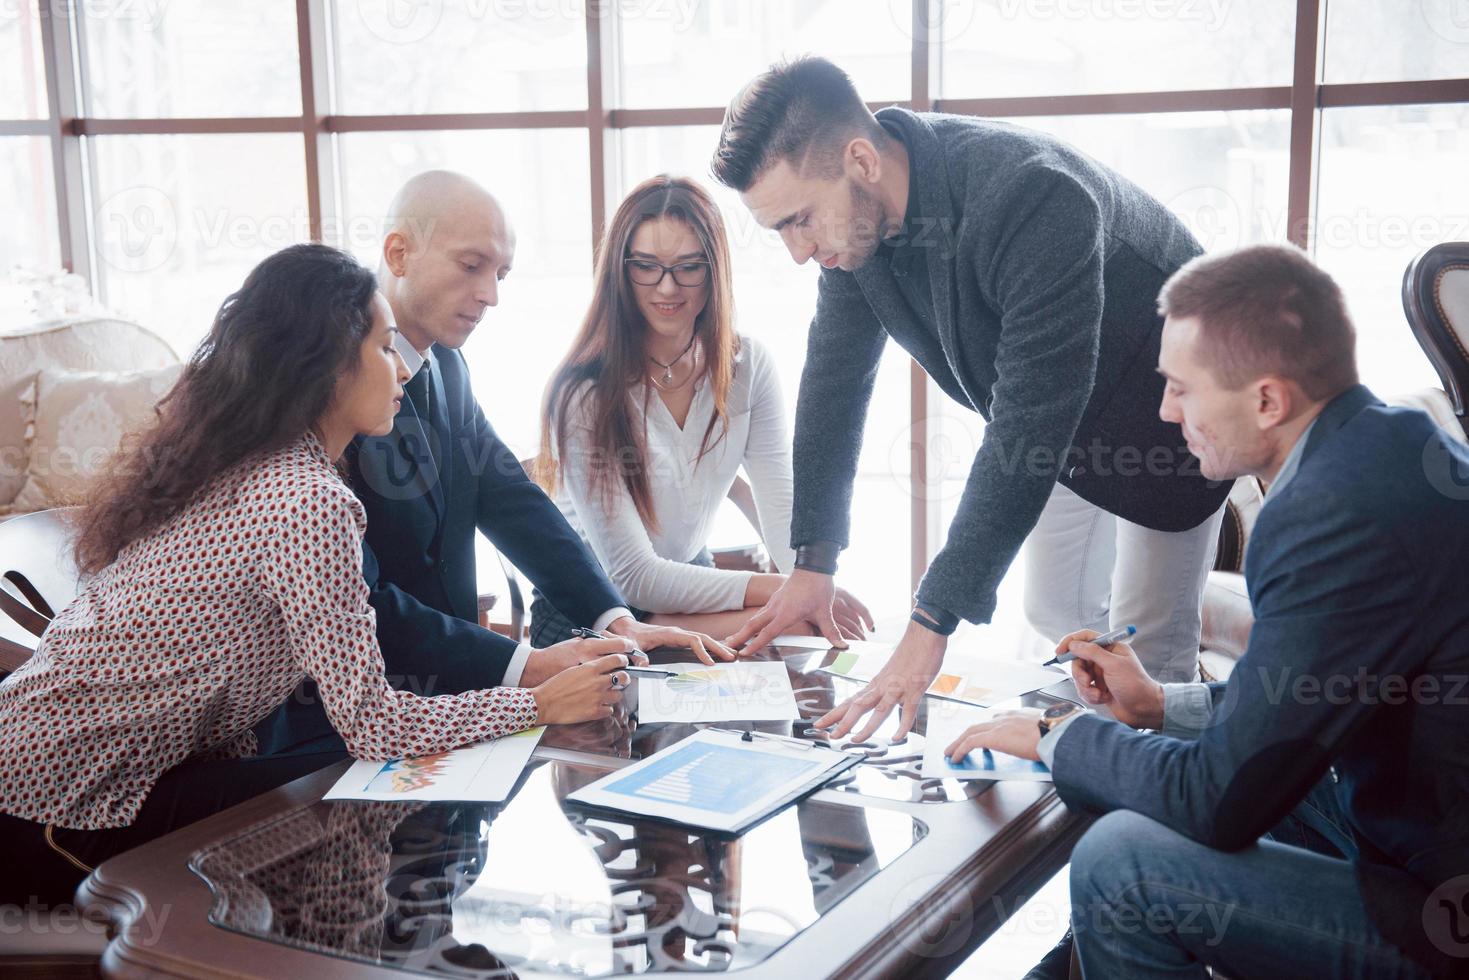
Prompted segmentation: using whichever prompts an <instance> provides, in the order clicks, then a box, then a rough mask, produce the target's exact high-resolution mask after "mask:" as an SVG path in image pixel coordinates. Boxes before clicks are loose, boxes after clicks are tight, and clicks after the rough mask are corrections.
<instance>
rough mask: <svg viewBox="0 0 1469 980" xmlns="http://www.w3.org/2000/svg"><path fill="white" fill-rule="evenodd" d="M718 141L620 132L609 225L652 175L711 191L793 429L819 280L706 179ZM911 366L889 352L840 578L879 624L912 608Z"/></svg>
mask: <svg viewBox="0 0 1469 980" xmlns="http://www.w3.org/2000/svg"><path fill="white" fill-rule="evenodd" d="M718 138H719V128H718V127H717V126H667V127H656V128H646V129H645V128H634V129H625V130H620V131H618V133H617V139H618V168H617V170H618V173H617V175H616V178H615V180H614V194H613V196H612V199H610V200H609V201H608V202H607V210H608V220H609V221H610V220H611V217H612V212H613V211H614V210H615V209H616V207H617V205H618V203H619V202H620V201H621V198H622V197H623V195H625V194H626V193H627V192H628V191H630V190H632V188H633V187H635V186H637V184H639V183H641V182H642V181H643V180H645V179H647V178H648V177H652V176H654V175H655V174H659V173H671V174H676V175H681V176H686V177H692V178H694V179H695V180H697V181H699V182H700V183H702V184H703V185H704V186H705V187H707V188H708V189H709V190H710V192H711V193H712V194H713V196H714V200H715V202H716V203H717V204H718V205H719V208H720V210H721V212H722V213H723V215H724V221H725V226H726V228H727V230H728V233H729V239H730V252H731V260H732V262H733V269H732V270H731V275H732V278H733V281H734V294H735V312H736V316H737V318H738V319H737V320H736V329H738V330H739V331H740V332H741V333H745V334H749V335H750V336H752V337H755V338H757V339H759V340H760V341H761V342H762V343H763V344H765V346H766V347H767V348H769V350H770V352H771V355H772V357H773V358H774V360H775V362H776V365H777V369H778V371H779V374H780V382H781V388H782V390H783V391H784V393H785V399H786V405H787V410H788V411H789V412H790V413H791V421H792V424H793V426H794V419H795V407H796V397H797V393H798V391H799V387H800V380H801V369H802V366H803V365H804V363H805V359H806V335H807V332H808V331H809V329H810V326H811V317H812V316H813V315H814V314H815V312H816V280H817V273H818V271H819V270H818V269H817V267H816V264H815V263H814V262H808V263H806V264H805V265H803V266H798V265H796V264H795V263H794V262H793V261H792V260H791V256H790V253H789V252H787V251H786V249H785V246H784V245H782V244H781V241H780V236H778V235H776V234H775V233H774V232H770V231H767V230H765V229H762V228H761V227H760V226H759V225H757V224H756V223H755V221H754V219H753V218H752V217H751V216H750V212H749V211H748V210H747V209H746V208H745V206H744V205H743V204H742V203H741V202H740V199H739V195H738V194H736V193H734V192H733V191H731V190H729V189H728V188H725V187H722V186H720V185H718V184H716V183H715V182H714V181H713V180H712V179H711V178H710V177H709V176H708V171H709V157H710V154H711V153H712V152H713V150H714V146H715V144H716V143H717V141H718ZM910 363H911V362H910V360H909V358H908V355H907V353H906V352H905V351H903V350H902V348H900V347H898V345H897V344H895V343H892V344H889V345H888V350H887V353H886V355H885V356H884V358H883V363H882V366H881V368H880V369H879V372H878V379H877V388H876V390H875V391H874V393H873V398H872V406H871V410H870V411H869V413H868V418H867V427H866V430H865V435H864V439H863V443H862V456H861V459H860V462H859V474H858V480H857V486H856V490H855V497H854V498H853V503H852V547H851V549H849V550H848V551H847V552H846V553H844V554H843V557H842V572H841V574H840V575H839V580H840V581H841V583H842V584H843V585H844V586H846V587H848V588H851V589H852V591H853V592H854V593H856V594H857V595H858V597H859V598H861V599H862V601H864V602H866V603H867V604H868V605H869V606H870V607H871V609H872V611H873V613H874V615H878V616H893V615H898V614H901V613H902V612H904V611H905V610H907V609H908V608H909V603H910V592H911V582H910V580H909V557H908V556H909V542H910V530H911V529H910V524H909V520H908V514H909V507H910V501H911V495H910V493H909V491H908V472H909V454H908V438H909V430H908V408H909V405H908V395H909V385H908V367H909V364H910Z"/></svg>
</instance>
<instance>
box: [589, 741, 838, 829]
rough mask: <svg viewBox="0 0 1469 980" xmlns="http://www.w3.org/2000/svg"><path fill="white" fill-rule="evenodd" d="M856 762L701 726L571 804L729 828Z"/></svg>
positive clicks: (811, 747)
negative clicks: (701, 728) (748, 738)
mask: <svg viewBox="0 0 1469 980" xmlns="http://www.w3.org/2000/svg"><path fill="white" fill-rule="evenodd" d="M855 762H856V759H855V757H853V756H851V755H848V754H847V753H845V752H838V751H836V750H834V749H828V748H825V747H824V746H820V745H817V744H816V743H803V744H800V745H797V744H793V743H791V742H782V741H778V740H774V739H756V740H754V741H750V742H746V741H744V740H743V739H742V738H741V737H740V734H739V733H738V732H726V731H720V730H717V729H705V730H703V731H699V732H696V733H695V734H693V735H690V736H689V737H688V738H686V739H683V740H682V741H680V742H677V743H675V744H673V745H670V746H669V747H668V748H666V749H663V750H662V751H660V752H657V753H655V754H654V755H651V756H649V757H648V758H646V759H644V760H642V761H641V762H638V763H635V764H633V765H631V766H628V767H626V768H624V769H620V770H618V771H617V772H614V773H609V774H608V775H606V776H603V777H602V778H601V779H599V780H597V781H596V782H594V783H592V784H590V785H588V786H585V787H583V788H582V789H580V790H577V791H576V792H575V793H572V794H571V796H570V799H571V800H574V801H575V802H578V803H585V804H588V805H590V806H600V807H606V808H609V809H613V810H620V811H622V812H625V813H638V814H644V815H646V816H650V817H659V818H662V819H664V820H672V821H674V822H676V823H681V824H689V825H692V826H696V827H708V828H709V829H711V830H722V831H735V830H738V829H740V828H742V827H744V826H746V825H747V824H749V823H752V822H753V821H755V820H757V819H758V818H760V817H762V816H764V815H765V814H766V813H768V812H770V811H772V810H774V809H776V808H777V807H779V806H781V805H784V803H786V802H788V801H790V800H792V799H794V798H795V797H796V796H798V795H800V794H801V793H803V792H805V791H807V790H809V789H811V788H813V787H814V786H816V785H819V784H820V783H821V782H824V781H825V780H826V779H827V778H829V777H830V776H831V775H835V774H836V773H837V772H840V771H842V770H843V769H846V768H848V767H850V766H851V765H853V764H854V763H855Z"/></svg>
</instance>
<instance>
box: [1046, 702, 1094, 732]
mask: <svg viewBox="0 0 1469 980" xmlns="http://www.w3.org/2000/svg"><path fill="white" fill-rule="evenodd" d="M1085 710H1086V709H1085V708H1083V707H1082V706H1081V705H1079V704H1076V703H1075V702H1072V701H1062V702H1061V703H1060V704H1053V705H1051V706H1050V707H1049V708H1047V709H1046V710H1045V712H1044V713H1043V714H1042V715H1041V716H1040V718H1039V719H1037V721H1036V724H1037V725H1039V726H1040V729H1041V738H1045V737H1046V736H1047V735H1049V734H1051V731H1052V729H1054V728H1055V727H1056V726H1057V725H1059V724H1061V722H1063V721H1065V720H1066V719H1067V718H1070V717H1071V716H1072V715H1079V714H1081V713H1082V712H1083V711H1085Z"/></svg>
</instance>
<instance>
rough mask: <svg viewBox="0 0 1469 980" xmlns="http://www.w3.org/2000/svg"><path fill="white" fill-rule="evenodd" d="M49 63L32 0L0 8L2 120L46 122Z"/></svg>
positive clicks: (16, 1) (20, 0) (0, 6)
mask: <svg viewBox="0 0 1469 980" xmlns="http://www.w3.org/2000/svg"><path fill="white" fill-rule="evenodd" d="M46 116H47V106H46V64H45V61H44V60H43V58H42V54H41V19H40V17H38V16H37V14H36V4H35V3H34V2H33V0H12V2H10V3H7V4H3V5H0V119H44V118H46Z"/></svg>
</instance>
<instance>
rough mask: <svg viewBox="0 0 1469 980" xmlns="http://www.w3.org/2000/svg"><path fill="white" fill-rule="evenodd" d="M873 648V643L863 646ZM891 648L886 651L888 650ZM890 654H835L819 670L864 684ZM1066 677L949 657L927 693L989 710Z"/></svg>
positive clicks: (1020, 666) (855, 648)
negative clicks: (832, 658) (830, 660)
mask: <svg viewBox="0 0 1469 980" xmlns="http://www.w3.org/2000/svg"><path fill="white" fill-rule="evenodd" d="M866 646H867V647H869V648H870V647H876V646H877V644H867V645H866ZM891 649H892V648H891V647H889V648H888V650H889V651H891ZM889 655H890V654H883V653H882V652H881V651H880V650H873V649H867V648H862V649H859V648H858V646H857V644H855V643H854V644H853V645H852V649H851V650H848V651H845V652H843V653H839V654H838V655H837V657H836V659H835V660H834V661H832V663H831V665H830V666H827V667H822V668H821V669H822V670H823V671H825V672H826V673H828V674H835V675H837V676H838V677H850V678H852V679H854V680H860V681H867V680H871V679H872V678H873V677H875V676H876V675H877V672H878V671H879V670H881V669H882V667H883V664H885V663H887V660H888V656H889ZM1068 676H1070V675H1068V674H1066V673H1063V672H1062V671H1059V670H1055V669H1053V668H1051V667H1041V666H1039V665H1037V664H1027V663H1021V662H1020V661H1018V660H980V659H978V658H976V657H952V658H950V659H949V660H948V661H946V662H945V664H944V667H943V668H942V669H941V670H940V671H939V675H938V677H936V678H934V682H933V683H932V684H930V685H929V687H928V692H927V693H929V694H931V695H933V696H934V697H937V698H945V699H947V700H949V701H959V702H962V703H964V704H973V705H979V706H980V707H986V708H987V707H991V706H993V705H996V704H999V703H1000V702H1001V701H1008V700H1010V699H1011V698H1018V697H1019V696H1020V695H1022V694H1029V693H1030V692H1031V691H1038V690H1040V689H1041V688H1043V687H1050V686H1051V685H1052V684H1059V683H1061V682H1062V681H1064V680H1066V678H1067V677H1068Z"/></svg>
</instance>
